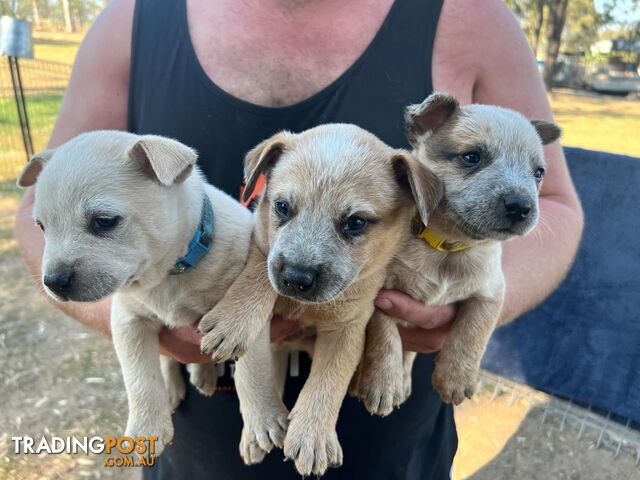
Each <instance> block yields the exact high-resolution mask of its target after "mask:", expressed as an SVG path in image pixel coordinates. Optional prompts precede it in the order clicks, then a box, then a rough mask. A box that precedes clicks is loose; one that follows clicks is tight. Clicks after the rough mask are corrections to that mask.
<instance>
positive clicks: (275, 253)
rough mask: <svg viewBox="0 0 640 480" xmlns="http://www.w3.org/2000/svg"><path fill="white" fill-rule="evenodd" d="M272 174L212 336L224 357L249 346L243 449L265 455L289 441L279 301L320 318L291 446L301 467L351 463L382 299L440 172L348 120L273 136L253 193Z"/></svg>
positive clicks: (205, 342)
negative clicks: (353, 387) (372, 329)
mask: <svg viewBox="0 0 640 480" xmlns="http://www.w3.org/2000/svg"><path fill="white" fill-rule="evenodd" d="M261 174H265V175H266V176H267V187H266V190H265V192H264V194H263V195H262V197H261V199H260V202H259V204H258V207H257V210H256V228H255V233H254V237H253V240H252V245H251V251H250V254H249V260H248V262H247V266H246V268H245V269H244V271H243V272H242V273H241V274H240V276H239V277H238V279H237V280H236V281H235V282H234V284H233V285H232V286H231V288H230V289H229V291H228V292H227V294H226V295H225V296H224V298H223V299H222V300H221V301H220V303H218V305H217V306H216V307H215V308H214V309H213V310H212V311H211V312H210V313H208V314H207V315H205V316H204V317H203V319H202V321H201V322H200V329H201V330H202V331H203V332H205V335H204V337H203V339H202V344H201V346H202V349H203V350H204V351H205V352H210V353H212V355H213V358H214V359H215V360H225V359H228V358H231V357H235V356H242V355H244V354H245V352H246V351H247V349H248V348H249V347H250V348H249V351H248V352H247V353H246V355H244V356H242V358H240V360H239V361H238V363H237V376H236V387H237V389H238V397H239V399H240V408H241V412H242V415H243V419H244V422H245V424H244V431H243V434H242V442H241V452H242V455H243V458H244V459H245V461H246V462H247V463H255V462H257V461H260V460H261V459H262V457H263V456H264V452H265V451H268V450H269V449H270V448H271V447H272V445H273V444H276V445H277V444H278V443H279V442H280V438H281V436H282V433H283V429H284V424H285V422H286V418H287V411H286V409H285V407H284V405H282V402H281V400H280V398H279V394H280V392H281V388H280V386H276V385H274V383H275V381H274V378H275V371H274V366H273V364H272V363H270V362H271V357H270V355H269V344H268V335H267V334H268V332H265V330H266V328H268V323H269V319H270V318H271V315H272V312H274V313H276V314H281V315H284V316H286V317H288V318H295V319H298V320H299V321H300V322H301V323H302V324H303V325H304V326H306V327H310V328H315V330H316V332H317V337H316V339H315V342H312V344H311V345H308V346H307V349H308V351H309V352H310V353H312V354H313V362H312V366H311V373H310V375H309V378H308V379H307V381H306V383H305V385H304V388H303V389H302V391H301V393H300V396H299V397H298V399H297V401H296V404H295V406H294V408H293V410H292V411H291V413H290V414H289V425H288V430H287V432H286V436H285V438H284V453H285V455H286V456H287V457H289V458H291V459H293V460H294V463H295V466H296V468H297V469H298V471H299V472H300V473H301V474H303V475H309V474H311V473H314V474H316V475H321V474H323V473H324V472H325V470H326V469H327V468H328V467H330V466H337V465H340V464H341V463H342V450H341V447H340V443H339V441H338V438H337V434H336V431H335V427H336V421H337V419H338V412H339V410H340V406H341V404H342V400H343V399H344V396H345V394H346V392H347V387H348V385H349V382H350V380H351V378H352V376H353V373H354V371H355V369H356V366H357V364H358V362H359V360H360V357H361V355H362V349H363V347H364V342H365V328H366V325H367V322H368V321H369V318H370V317H371V315H372V313H373V300H374V298H375V296H376V294H377V293H378V290H379V289H380V287H381V286H382V284H383V281H384V278H385V274H386V268H387V265H388V263H389V261H390V260H391V259H392V258H393V255H394V254H395V253H396V252H397V249H398V247H399V246H400V243H399V240H400V239H402V238H403V237H402V232H404V231H406V230H408V229H409V225H410V221H411V217H412V214H413V211H414V208H415V205H416V203H417V205H418V210H419V211H420V213H421V216H422V218H423V220H424V221H427V218H428V214H429V206H430V205H432V204H435V195H434V183H435V178H434V176H433V175H432V174H431V173H430V172H429V171H428V170H427V169H426V168H424V167H422V166H421V165H420V164H419V163H418V162H417V161H416V160H415V159H414V157H413V156H412V155H411V154H410V153H409V152H407V151H405V150H397V149H393V148H391V147H389V146H388V145H386V144H384V143H383V142H382V141H380V140H379V139H378V138H376V137H375V136H374V135H372V134H371V133H369V132H366V131H365V130H363V129H361V128H358V127H356V126H354V125H344V124H329V125H322V126H320V127H316V128H313V129H310V130H307V131H305V132H302V133H299V134H292V133H288V132H283V133H279V134H277V135H275V136H273V137H272V138H270V139H268V140H265V141H264V142H263V143H261V144H260V145H258V146H257V147H256V148H255V149H253V150H252V151H251V152H249V154H248V155H247V157H246V160H245V178H246V181H247V189H246V191H247V192H248V193H250V192H251V191H252V189H253V187H254V185H255V184H256V182H257V180H258V178H259V176H260V175H261ZM261 332H262V335H261V336H260V337H259V338H258V336H259V334H260V333H261ZM256 338H258V341H257V342H256ZM292 347H293V346H292ZM284 348H286V346H284ZM265 373H268V376H265V375H264V374H265ZM280 378H281V376H280Z"/></svg>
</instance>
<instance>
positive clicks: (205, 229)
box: [169, 193, 213, 275]
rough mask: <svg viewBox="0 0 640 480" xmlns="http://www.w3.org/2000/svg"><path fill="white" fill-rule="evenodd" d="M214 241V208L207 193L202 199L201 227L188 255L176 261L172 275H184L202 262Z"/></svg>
mask: <svg viewBox="0 0 640 480" xmlns="http://www.w3.org/2000/svg"><path fill="white" fill-rule="evenodd" d="M212 240H213V206H212V205H211V201H210V200H209V197H208V196H207V194H206V193H205V194H204V196H203V198H202V214H201V217H200V225H199V226H198V229H197V230H196V233H194V234H193V238H192V239H191V241H190V242H189V246H188V247H187V254H186V255H185V256H184V257H180V258H179V259H178V260H176V263H175V264H174V265H173V268H172V269H171V270H169V273H170V274H171V275H176V274H178V273H182V272H184V271H186V270H190V269H192V268H193V267H195V266H196V265H197V263H198V262H199V261H200V260H202V257H204V256H205V254H206V253H207V252H208V251H209V249H210V248H211V241H212Z"/></svg>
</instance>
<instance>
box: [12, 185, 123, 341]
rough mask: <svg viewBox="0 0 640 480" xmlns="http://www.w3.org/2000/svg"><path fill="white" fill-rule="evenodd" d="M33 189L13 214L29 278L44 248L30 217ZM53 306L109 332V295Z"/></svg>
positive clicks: (38, 274) (36, 274) (38, 266)
mask: <svg viewBox="0 0 640 480" xmlns="http://www.w3.org/2000/svg"><path fill="white" fill-rule="evenodd" d="M32 208H33V190H29V191H28V192H27V193H26V194H25V197H24V199H23V201H22V204H21V205H20V209H19V211H18V215H17V217H16V230H15V231H16V238H17V240H18V244H19V245H20V250H21V251H22V256H23V258H24V261H25V263H26V265H27V268H28V269H29V271H30V273H31V274H32V275H33V278H35V279H38V280H39V279H40V278H41V261H42V252H43V250H44V239H43V236H42V232H41V231H40V230H39V229H38V228H37V227H36V226H35V225H34V223H33V218H32V214H31V211H32ZM53 304H54V305H55V306H56V307H57V308H59V309H60V310H62V311H63V312H64V313H66V314H67V315H69V316H71V317H73V318H75V319H76V320H78V321H80V322H82V323H84V324H85V325H87V326H89V327H91V328H92V329H94V330H97V331H99V332H100V333H102V334H104V335H107V336H109V335H110V328H109V315H110V308H111V299H110V298H107V299H105V300H102V301H100V302H97V303H76V302H63V303H62V302H55V303H53Z"/></svg>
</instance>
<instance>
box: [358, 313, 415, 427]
mask: <svg viewBox="0 0 640 480" xmlns="http://www.w3.org/2000/svg"><path fill="white" fill-rule="evenodd" d="M358 370H359V371H358V379H357V387H356V389H355V391H356V396H357V397H358V398H360V399H361V400H362V401H363V402H364V404H365V407H366V408H367V410H368V411H369V412H370V413H373V414H376V415H381V416H383V417H384V416H387V415H389V414H390V413H391V412H392V411H393V409H394V407H398V406H400V405H401V404H402V403H403V402H404V401H405V400H406V397H405V385H404V380H405V375H404V368H403V352H402V340H401V339H400V333H399V332H398V326H397V324H396V322H395V321H394V320H393V319H392V318H391V317H389V316H388V315H385V314H384V313H383V312H381V311H379V310H376V311H374V313H373V316H372V317H371V320H369V324H368V325H367V335H366V341H365V347H364V354H363V355H362V361H361V364H360V367H359V369H358ZM408 391H409V392H410V391H411V387H410V386H409V390H408Z"/></svg>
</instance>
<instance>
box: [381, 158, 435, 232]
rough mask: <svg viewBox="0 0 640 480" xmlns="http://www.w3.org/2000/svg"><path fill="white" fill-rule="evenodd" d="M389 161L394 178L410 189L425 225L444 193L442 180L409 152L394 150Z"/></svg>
mask: <svg viewBox="0 0 640 480" xmlns="http://www.w3.org/2000/svg"><path fill="white" fill-rule="evenodd" d="M391 161H392V162H393V163H392V164H393V169H394V171H395V174H396V178H397V179H398V181H399V182H400V183H401V184H403V185H405V186H406V187H407V188H409V189H410V190H411V194H412V195H413V198H414V200H415V202H416V206H417V207H418V213H419V214H420V218H421V219H422V223H424V224H425V225H426V224H427V223H428V222H429V216H430V215H431V212H433V210H435V208H436V207H437V206H438V204H439V203H440V200H442V196H443V195H444V188H443V186H442V182H440V180H439V179H438V177H436V175H435V174H434V173H433V172H432V171H431V170H429V169H428V168H427V167H426V166H425V165H423V164H421V163H420V162H419V161H418V160H417V159H416V158H415V157H414V156H413V155H411V153H409V152H406V151H404V150H396V152H395V153H394V155H393V157H392V159H391Z"/></svg>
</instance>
